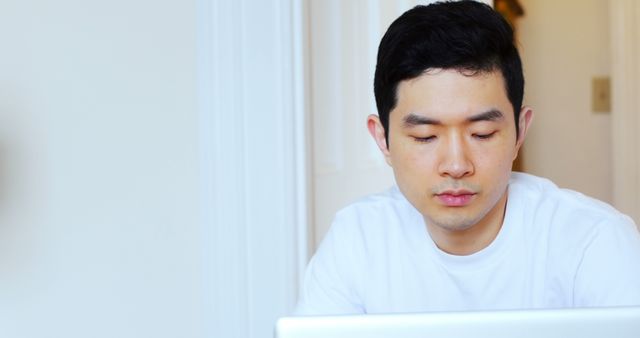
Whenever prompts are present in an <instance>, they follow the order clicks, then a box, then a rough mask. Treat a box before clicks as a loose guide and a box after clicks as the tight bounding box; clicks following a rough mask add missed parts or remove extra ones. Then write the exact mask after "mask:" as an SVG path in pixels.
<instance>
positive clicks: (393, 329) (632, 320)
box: [275, 307, 640, 338]
mask: <svg viewBox="0 0 640 338" xmlns="http://www.w3.org/2000/svg"><path fill="white" fill-rule="evenodd" d="M275 337H276V338H418V337H419V338H454V337H455V338H472V337H473V338H640V307H619V308H589V309H560V310H517V311H483V312H448V313H416V314H390V315H377V314H376V315H347V316H322V317H287V318H281V319H280V320H278V322H277V323H276V332H275Z"/></svg>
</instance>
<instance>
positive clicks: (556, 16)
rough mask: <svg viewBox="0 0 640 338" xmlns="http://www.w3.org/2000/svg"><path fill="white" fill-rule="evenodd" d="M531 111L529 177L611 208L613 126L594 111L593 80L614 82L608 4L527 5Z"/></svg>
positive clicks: (575, 0) (523, 28)
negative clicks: (608, 77) (548, 181)
mask: <svg viewBox="0 0 640 338" xmlns="http://www.w3.org/2000/svg"><path fill="white" fill-rule="evenodd" d="M522 4H523V6H524V8H525V11H526V15H525V17H524V18H522V19H520V21H519V22H518V30H519V40H520V45H521V51H522V59H523V62H524V70H525V80H526V85H525V104H527V105H530V106H532V107H533V108H534V110H535V112H536V116H535V120H534V123H533V128H532V129H531V131H530V134H529V136H528V138H527V143H526V148H525V153H524V162H525V167H526V168H527V171H528V172H531V173H533V174H537V175H541V176H546V177H549V178H550V179H552V180H553V181H555V182H556V184H558V185H559V186H561V187H567V188H571V189H575V190H578V191H581V192H583V193H585V194H588V195H591V196H593V197H597V198H599V199H602V200H604V201H607V202H610V201H611V200H612V188H611V184H612V177H611V175H612V166H611V160H612V159H611V155H610V151H611V132H610V124H611V118H610V115H609V114H605V115H603V114H597V113H593V112H592V111H591V78H592V77H596V76H605V75H609V74H610V55H609V54H610V46H609V21H608V19H609V18H608V2H607V1H606V0H563V1H556V0H523V1H522Z"/></svg>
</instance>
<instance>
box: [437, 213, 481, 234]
mask: <svg viewBox="0 0 640 338" xmlns="http://www.w3.org/2000/svg"><path fill="white" fill-rule="evenodd" d="M430 221H431V223H432V224H433V225H435V226H437V227H439V228H442V229H446V230H449V231H465V230H468V229H470V228H472V227H473V226H474V225H475V224H477V223H478V221H479V220H478V219H476V218H471V217H465V216H453V217H443V218H439V219H433V218H430Z"/></svg>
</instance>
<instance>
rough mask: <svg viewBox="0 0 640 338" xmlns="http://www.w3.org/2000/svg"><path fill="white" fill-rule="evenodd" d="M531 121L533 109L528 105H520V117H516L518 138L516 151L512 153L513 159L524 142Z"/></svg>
mask: <svg viewBox="0 0 640 338" xmlns="http://www.w3.org/2000/svg"><path fill="white" fill-rule="evenodd" d="M532 121H533V109H531V108H530V107H522V109H521V110H520V118H519V119H518V128H519V130H518V139H517V140H516V152H515V154H514V155H513V159H514V160H515V159H516V157H518V152H519V151H520V148H521V147H522V144H523V143H524V139H525V137H527V132H528V131H529V127H531V122H532Z"/></svg>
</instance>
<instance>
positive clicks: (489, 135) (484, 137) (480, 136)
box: [473, 131, 496, 140]
mask: <svg viewBox="0 0 640 338" xmlns="http://www.w3.org/2000/svg"><path fill="white" fill-rule="evenodd" d="M495 134H496V132H495V131H494V132H491V133H488V134H473V137H475V138H477V139H479V140H488V139H490V138H491V137H493V135H495Z"/></svg>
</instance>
